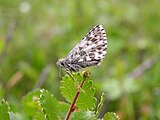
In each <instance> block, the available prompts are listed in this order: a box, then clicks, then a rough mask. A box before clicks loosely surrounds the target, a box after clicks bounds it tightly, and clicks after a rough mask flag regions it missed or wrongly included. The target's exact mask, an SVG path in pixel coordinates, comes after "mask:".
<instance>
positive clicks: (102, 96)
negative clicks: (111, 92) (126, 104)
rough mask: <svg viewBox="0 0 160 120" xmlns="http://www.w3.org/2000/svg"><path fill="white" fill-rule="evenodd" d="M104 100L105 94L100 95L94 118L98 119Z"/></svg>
mask: <svg viewBox="0 0 160 120" xmlns="http://www.w3.org/2000/svg"><path fill="white" fill-rule="evenodd" d="M104 100H105V94H104V93H102V95H101V99H100V102H99V104H98V106H97V111H96V118H98V116H99V114H100V111H101V108H102V105H103V102H104Z"/></svg>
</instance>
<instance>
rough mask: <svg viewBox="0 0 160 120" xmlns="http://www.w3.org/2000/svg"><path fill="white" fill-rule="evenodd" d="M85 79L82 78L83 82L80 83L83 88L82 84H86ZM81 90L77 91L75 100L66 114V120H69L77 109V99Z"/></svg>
mask: <svg viewBox="0 0 160 120" xmlns="http://www.w3.org/2000/svg"><path fill="white" fill-rule="evenodd" d="M84 81H85V80H82V82H81V84H80V87H81V88H82V86H83V84H84ZM79 93H80V92H79V90H78V91H77V92H76V95H75V97H74V100H73V102H72V104H71V106H70V108H69V110H68V113H67V115H66V118H65V120H69V117H70V115H71V113H72V112H73V111H74V109H75V103H76V101H77V98H78V96H79Z"/></svg>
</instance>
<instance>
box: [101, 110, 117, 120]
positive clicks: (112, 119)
mask: <svg viewBox="0 0 160 120" xmlns="http://www.w3.org/2000/svg"><path fill="white" fill-rule="evenodd" d="M104 120H119V118H118V116H117V115H116V114H115V113H113V112H108V113H106V114H105V115H104Z"/></svg>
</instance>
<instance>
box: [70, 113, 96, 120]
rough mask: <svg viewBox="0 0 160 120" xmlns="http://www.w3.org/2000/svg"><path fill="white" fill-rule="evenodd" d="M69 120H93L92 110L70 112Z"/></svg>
mask: <svg viewBox="0 0 160 120" xmlns="http://www.w3.org/2000/svg"><path fill="white" fill-rule="evenodd" d="M70 119H71V120H95V116H94V113H93V111H85V112H74V113H72V115H71V117H70Z"/></svg>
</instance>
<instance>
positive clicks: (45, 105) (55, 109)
mask: <svg viewBox="0 0 160 120" xmlns="http://www.w3.org/2000/svg"><path fill="white" fill-rule="evenodd" d="M39 102H40V105H41V108H42V112H43V113H44V115H45V117H46V118H45V119H47V120H59V119H60V109H59V108H60V107H59V103H58V101H57V99H56V98H55V97H54V96H53V95H52V94H50V93H49V92H48V91H47V90H44V89H43V90H41V95H40V98H39Z"/></svg>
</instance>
